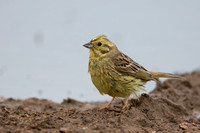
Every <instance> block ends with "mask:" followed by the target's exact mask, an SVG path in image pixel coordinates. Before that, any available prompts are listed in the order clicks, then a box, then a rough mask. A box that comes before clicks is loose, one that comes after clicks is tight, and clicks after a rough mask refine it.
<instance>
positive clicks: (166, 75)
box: [149, 71, 185, 80]
mask: <svg viewBox="0 0 200 133" xmlns="http://www.w3.org/2000/svg"><path fill="white" fill-rule="evenodd" d="M149 72H150V71H149ZM150 73H151V74H152V77H153V78H154V79H157V78H173V79H180V80H185V78H184V77H182V76H179V75H175V74H171V73H163V72H150Z"/></svg>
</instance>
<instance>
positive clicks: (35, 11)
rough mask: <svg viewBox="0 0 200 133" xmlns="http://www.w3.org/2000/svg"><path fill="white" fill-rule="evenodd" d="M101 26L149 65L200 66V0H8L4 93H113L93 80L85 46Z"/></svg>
mask: <svg viewBox="0 0 200 133" xmlns="http://www.w3.org/2000/svg"><path fill="white" fill-rule="evenodd" d="M101 34H104V35H107V36H108V38H109V39H110V40H111V41H112V42H114V43H115V44H116V45H117V46H118V48H119V49H120V50H121V51H122V52H124V53H126V54H127V55H128V56H130V57H131V58H132V59H133V60H135V61H136V62H138V63H139V64H141V65H143V66H144V67H145V68H146V69H148V70H152V71H161V72H170V73H185V72H192V71H194V70H196V69H199V68H200V61H199V57H200V52H199V51H200V1H199V0H191V1H189V0H176V1H175V0H167V1H160V0H153V1H149V0H141V1H135V0H124V1H117V0H109V1H108V0H101V1H100V0H99V1H94V0H84V1H81V0H73V1H66V0H58V1H53V0H43V1H40V0H29V1H27V0H19V1H11V0H6V1H3V0H1V1H0V96H1V97H5V98H8V97H12V98H20V99H24V98H29V97H38V98H46V99H50V100H53V101H56V102H61V101H62V100H63V99H66V98H68V97H71V98H74V99H77V100H80V101H99V100H100V101H105V100H110V99H111V97H109V96H102V95H100V93H99V92H98V90H97V89H96V88H95V87H94V85H93V84H92V82H91V80H90V75H89V73H88V60H89V50H88V49H86V48H84V47H83V46H82V45H83V44H85V43H87V42H89V41H90V40H91V39H92V38H93V37H95V36H98V35H101ZM154 86H155V83H153V82H150V83H148V84H147V85H146V90H147V92H149V91H151V90H152V89H153V88H154Z"/></svg>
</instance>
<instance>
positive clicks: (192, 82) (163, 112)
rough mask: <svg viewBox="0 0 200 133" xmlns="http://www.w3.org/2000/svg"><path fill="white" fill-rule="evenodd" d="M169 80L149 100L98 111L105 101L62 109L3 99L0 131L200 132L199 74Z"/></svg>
mask: <svg viewBox="0 0 200 133" xmlns="http://www.w3.org/2000/svg"><path fill="white" fill-rule="evenodd" d="M184 76H185V77H186V81H179V80H167V81H165V82H164V83H162V84H160V85H158V86H157V88H156V89H155V90H154V91H153V92H152V93H150V94H149V95H147V94H143V95H142V96H141V97H140V99H138V100H134V99H131V100H130V101H129V104H130V106H129V108H128V109H126V110H123V111H122V110H121V108H122V106H123V105H122V104H123V103H122V102H120V101H117V102H115V103H114V107H112V108H110V109H107V110H103V111H101V110H99V107H101V106H104V105H105V104H106V103H105V102H95V103H87V102H85V103H83V102H79V101H76V100H73V99H67V100H64V101H63V102H62V103H61V104H58V103H55V102H52V101H48V100H40V99H36V98H30V99H26V100H15V99H11V98H10V99H3V98H2V99H0V131H1V132H27V131H29V132H87V133H88V132H92V133H93V132H103V133H105V132H151V133H155V132H200V71H196V72H193V73H190V74H185V75H184Z"/></svg>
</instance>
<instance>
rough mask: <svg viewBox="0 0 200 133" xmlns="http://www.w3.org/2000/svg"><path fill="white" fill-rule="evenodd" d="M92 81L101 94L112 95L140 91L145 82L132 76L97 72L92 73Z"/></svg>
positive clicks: (117, 95)
mask: <svg viewBox="0 0 200 133" xmlns="http://www.w3.org/2000/svg"><path fill="white" fill-rule="evenodd" d="M91 78H92V82H93V84H94V85H95V87H96V88H97V89H98V90H99V92H100V93H101V94H108V95H110V96H112V97H126V96H129V95H131V94H132V93H134V92H136V91H138V90H139V89H140V88H141V86H143V84H144V83H143V82H142V81H141V80H140V79H136V78H134V77H132V76H122V75H120V76H116V75H112V76H109V75H106V74H105V73H104V74H95V75H91Z"/></svg>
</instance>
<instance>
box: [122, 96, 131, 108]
mask: <svg viewBox="0 0 200 133" xmlns="http://www.w3.org/2000/svg"><path fill="white" fill-rule="evenodd" d="M129 97H130V95H129V96H127V98H126V101H125V104H124V107H123V109H125V108H126V107H127V105H128V99H129Z"/></svg>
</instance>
